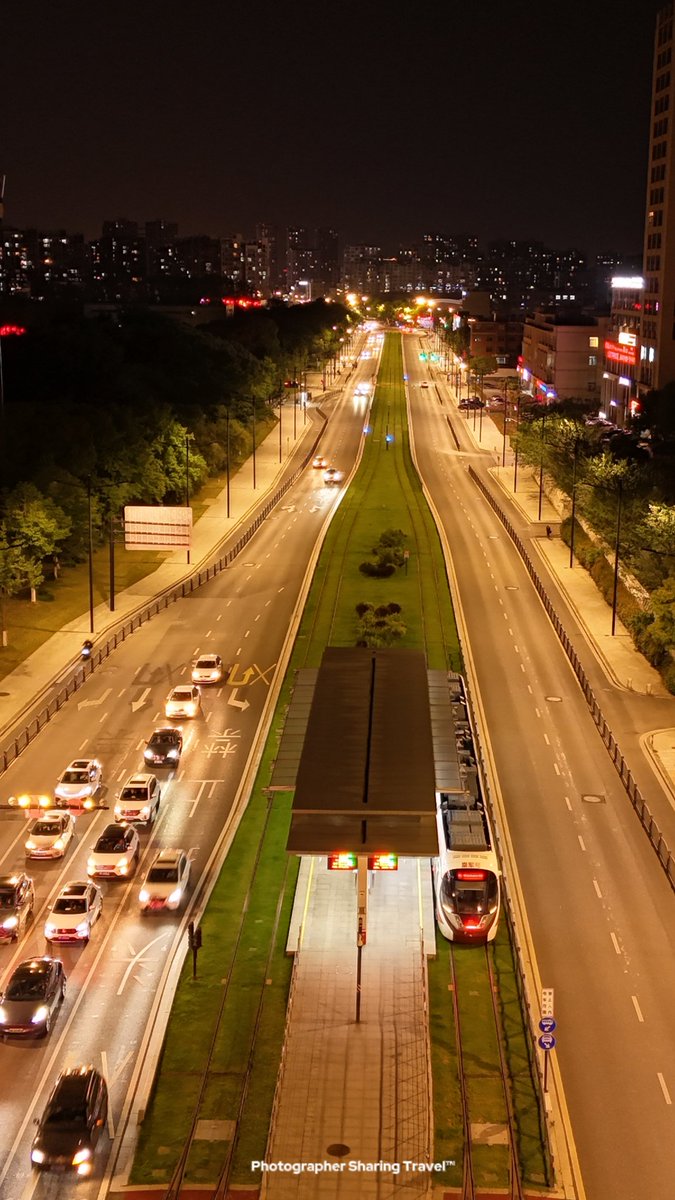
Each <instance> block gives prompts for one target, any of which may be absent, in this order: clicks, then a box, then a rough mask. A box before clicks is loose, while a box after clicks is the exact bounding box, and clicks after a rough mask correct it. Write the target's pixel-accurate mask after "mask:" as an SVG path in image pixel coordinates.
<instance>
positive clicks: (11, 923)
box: [2, 917, 19, 929]
mask: <svg viewBox="0 0 675 1200" xmlns="http://www.w3.org/2000/svg"><path fill="white" fill-rule="evenodd" d="M18 924H19V918H18V917H7V919H6V920H5V921H3V922H2V928H3V929H16V927H17V925H18Z"/></svg>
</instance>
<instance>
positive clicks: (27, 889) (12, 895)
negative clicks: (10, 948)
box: [0, 871, 35, 942]
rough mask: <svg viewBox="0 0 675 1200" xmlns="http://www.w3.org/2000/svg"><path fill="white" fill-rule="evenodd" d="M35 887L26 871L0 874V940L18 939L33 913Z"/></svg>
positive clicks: (13, 940)
mask: <svg viewBox="0 0 675 1200" xmlns="http://www.w3.org/2000/svg"><path fill="white" fill-rule="evenodd" d="M34 908H35V887H34V885H33V880H32V879H31V877H30V875H26V872H25V871H14V872H13V873H12V874H11V875H0V941H12V942H16V941H18V939H19V937H20V936H21V934H22V932H23V930H24V929H25V928H26V926H27V924H28V922H29V921H30V919H31V917H32V915H33V909H34Z"/></svg>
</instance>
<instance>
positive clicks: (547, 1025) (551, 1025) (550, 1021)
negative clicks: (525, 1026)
mask: <svg viewBox="0 0 675 1200" xmlns="http://www.w3.org/2000/svg"><path fill="white" fill-rule="evenodd" d="M557 1024H558V1022H557V1021H556V1019H555V1017H542V1018H541V1021H540V1022H539V1028H540V1029H541V1032H542V1033H553V1030H554V1029H555V1027H556V1025H557Z"/></svg>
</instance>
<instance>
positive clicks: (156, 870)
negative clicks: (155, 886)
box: [148, 867, 178, 883]
mask: <svg viewBox="0 0 675 1200" xmlns="http://www.w3.org/2000/svg"><path fill="white" fill-rule="evenodd" d="M177 881H178V868H177V867H151V868H150V870H149V871H148V883H176V882H177Z"/></svg>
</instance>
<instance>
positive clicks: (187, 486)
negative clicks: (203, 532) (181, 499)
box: [185, 429, 192, 566]
mask: <svg viewBox="0 0 675 1200" xmlns="http://www.w3.org/2000/svg"><path fill="white" fill-rule="evenodd" d="M191 437H192V434H191V433H190V431H189V429H186V430H185V507H186V508H189V507H190V439H191ZM188 537H190V534H188ZM187 562H188V566H189V565H190V543H189V542H188V548H187Z"/></svg>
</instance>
